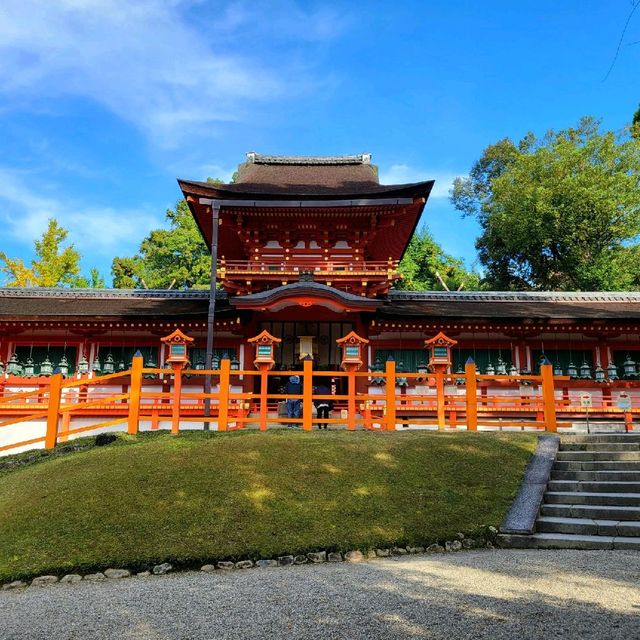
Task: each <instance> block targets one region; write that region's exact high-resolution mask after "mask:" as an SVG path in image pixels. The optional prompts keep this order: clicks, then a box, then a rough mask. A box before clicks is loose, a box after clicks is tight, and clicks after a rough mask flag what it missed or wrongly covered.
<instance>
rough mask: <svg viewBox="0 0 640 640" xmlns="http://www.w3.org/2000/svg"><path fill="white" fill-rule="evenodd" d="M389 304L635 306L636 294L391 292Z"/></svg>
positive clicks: (638, 293)
mask: <svg viewBox="0 0 640 640" xmlns="http://www.w3.org/2000/svg"><path fill="white" fill-rule="evenodd" d="M388 299H389V301H390V302H393V301H400V300H415V301H416V302H418V301H420V302H428V301H434V302H442V301H451V302H638V303H640V292H638V291H390V292H389V294H388Z"/></svg>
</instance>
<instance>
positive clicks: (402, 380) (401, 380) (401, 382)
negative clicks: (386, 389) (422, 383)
mask: <svg viewBox="0 0 640 640" xmlns="http://www.w3.org/2000/svg"><path fill="white" fill-rule="evenodd" d="M404 372H405V368H404V362H398V366H397V368H396V373H404ZM408 386H409V381H408V380H407V378H406V377H405V376H399V377H397V378H396V387H408Z"/></svg>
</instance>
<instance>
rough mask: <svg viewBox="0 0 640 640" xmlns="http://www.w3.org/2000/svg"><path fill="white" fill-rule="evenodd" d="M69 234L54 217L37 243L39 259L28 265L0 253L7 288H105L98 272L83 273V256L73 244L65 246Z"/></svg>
mask: <svg viewBox="0 0 640 640" xmlns="http://www.w3.org/2000/svg"><path fill="white" fill-rule="evenodd" d="M68 235H69V232H68V231H67V230H66V229H65V228H64V227H62V226H60V224H59V223H58V221H57V220H56V219H55V218H50V219H49V221H48V224H47V229H46V230H45V231H44V233H43V234H42V237H41V238H40V239H39V240H36V241H35V242H34V253H35V255H36V257H35V258H34V259H33V260H32V261H31V266H27V265H26V264H25V263H24V260H22V258H10V257H9V256H8V255H7V254H6V253H5V252H4V251H0V264H1V265H2V266H0V272H2V273H4V275H5V282H4V284H5V286H8V287H93V288H101V287H104V280H103V279H102V277H101V276H100V274H99V273H98V270H97V269H95V268H93V269H91V275H90V278H89V279H87V278H85V277H84V276H82V275H81V274H80V254H79V253H78V252H77V251H76V249H75V248H74V246H73V244H69V245H67V246H63V243H64V242H65V240H66V239H67V236H68Z"/></svg>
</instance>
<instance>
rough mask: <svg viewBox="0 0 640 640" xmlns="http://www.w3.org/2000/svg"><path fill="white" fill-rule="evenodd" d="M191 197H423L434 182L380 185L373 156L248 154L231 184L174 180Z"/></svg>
mask: <svg viewBox="0 0 640 640" xmlns="http://www.w3.org/2000/svg"><path fill="white" fill-rule="evenodd" d="M178 183H179V184H180V188H181V189H182V191H183V192H184V193H185V196H186V195H187V194H191V195H198V196H205V197H210V198H219V199H233V198H235V199H258V198H257V197H258V196H259V197H260V198H261V199H262V198H264V199H274V198H276V197H277V198H279V199H303V200H304V199H314V198H316V197H319V196H322V198H323V199H336V200H337V199H342V200H344V199H349V198H350V197H352V198H353V199H358V198H364V197H376V196H378V197H381V196H385V197H413V198H418V197H423V198H425V199H426V198H427V197H428V196H429V193H430V191H431V188H432V186H433V181H432V180H430V181H427V182H416V183H412V184H402V185H381V184H380V181H379V180H378V167H376V166H375V165H373V164H371V154H370V153H362V154H359V155H351V156H272V155H262V154H259V153H255V152H253V151H252V152H249V153H247V160H246V162H244V163H243V164H241V165H239V166H238V173H237V177H236V180H235V182H233V183H231V184H213V183H208V182H194V181H190V180H178Z"/></svg>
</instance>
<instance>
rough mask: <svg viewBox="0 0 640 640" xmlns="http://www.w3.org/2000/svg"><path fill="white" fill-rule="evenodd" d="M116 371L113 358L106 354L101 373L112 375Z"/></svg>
mask: <svg viewBox="0 0 640 640" xmlns="http://www.w3.org/2000/svg"><path fill="white" fill-rule="evenodd" d="M115 370H116V364H115V362H114V361H113V356H112V355H111V354H110V353H108V354H107V357H106V358H105V359H104V367H103V372H104V374H105V375H108V374H110V373H113V372H114V371H115Z"/></svg>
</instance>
